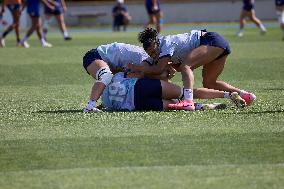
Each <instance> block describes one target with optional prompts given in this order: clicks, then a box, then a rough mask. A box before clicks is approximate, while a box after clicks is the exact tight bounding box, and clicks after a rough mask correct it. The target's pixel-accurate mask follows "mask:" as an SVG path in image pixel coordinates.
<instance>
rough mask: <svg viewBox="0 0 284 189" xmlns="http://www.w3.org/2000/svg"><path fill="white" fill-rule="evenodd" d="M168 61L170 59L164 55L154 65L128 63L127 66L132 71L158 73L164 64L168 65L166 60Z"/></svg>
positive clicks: (161, 71)
mask: <svg viewBox="0 0 284 189" xmlns="http://www.w3.org/2000/svg"><path fill="white" fill-rule="evenodd" d="M170 61H171V59H170V58H169V57H164V58H161V59H159V61H158V63H157V64H156V65H152V66H150V65H148V64H142V65H135V64H128V68H129V69H131V70H133V71H140V72H143V73H144V74H153V75H159V74H162V73H163V71H164V70H165V68H166V66H167V65H168V62H170Z"/></svg>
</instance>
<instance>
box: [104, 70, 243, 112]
mask: <svg viewBox="0 0 284 189" xmlns="http://www.w3.org/2000/svg"><path fill="white" fill-rule="evenodd" d="M141 77H142V76H141V75H139V74H138V75H137V73H134V74H133V73H130V74H126V73H124V72H119V73H117V74H115V76H114V77H113V78H112V82H111V83H110V84H109V85H107V86H106V88H105V90H104V92H103V94H102V102H103V106H104V107H105V108H107V109H108V110H124V111H125V110H127V111H135V110H138V111H163V110H169V109H176V110H187V108H183V107H182V108H179V107H177V108H175V107H171V106H169V105H170V104H171V103H173V102H174V101H176V100H172V99H179V98H181V97H182V95H183V90H182V88H181V87H179V86H177V85H175V84H173V83H169V82H166V81H163V80H159V79H150V78H141ZM194 97H195V98H199V99H213V98H227V99H230V100H232V101H233V102H234V103H235V104H236V105H237V106H238V107H240V106H241V105H242V104H243V101H244V100H243V99H242V98H241V97H240V96H239V95H238V93H237V92H234V93H229V92H224V91H218V90H214V89H206V88H200V89H194ZM218 107H220V106H214V105H209V106H208V105H206V106H204V105H202V104H198V105H197V107H196V109H198V110H200V109H207V108H209V109H215V108H218Z"/></svg>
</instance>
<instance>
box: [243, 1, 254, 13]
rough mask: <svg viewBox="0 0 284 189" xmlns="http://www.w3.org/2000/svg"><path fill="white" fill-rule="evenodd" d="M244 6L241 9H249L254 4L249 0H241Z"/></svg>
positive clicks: (252, 7)
mask: <svg viewBox="0 0 284 189" xmlns="http://www.w3.org/2000/svg"><path fill="white" fill-rule="evenodd" d="M243 3H244V6H243V10H245V11H251V10H252V9H254V4H253V3H251V2H250V0H243Z"/></svg>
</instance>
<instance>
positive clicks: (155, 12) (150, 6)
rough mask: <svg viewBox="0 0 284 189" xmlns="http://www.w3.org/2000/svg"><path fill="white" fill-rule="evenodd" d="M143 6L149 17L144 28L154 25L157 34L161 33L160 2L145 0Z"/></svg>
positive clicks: (158, 0) (157, 0)
mask: <svg viewBox="0 0 284 189" xmlns="http://www.w3.org/2000/svg"><path fill="white" fill-rule="evenodd" d="M145 6H146V10H147V13H148V15H149V21H148V23H147V24H146V28H149V27H150V25H155V27H156V30H157V31H158V33H160V32H161V17H162V12H161V8H160V0H145Z"/></svg>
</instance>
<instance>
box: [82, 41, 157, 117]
mask: <svg viewBox="0 0 284 189" xmlns="http://www.w3.org/2000/svg"><path fill="white" fill-rule="evenodd" d="M151 60H152V59H151V58H150V57H149V56H148V54H147V53H146V52H145V51H144V50H143V48H141V47H138V46H134V45H129V44H125V43H111V44H106V45H100V46H98V47H97V48H96V49H92V50H90V51H88V52H87V53H86V54H85V56H84V57H83V67H84V68H85V70H86V71H87V73H88V74H90V75H91V76H92V77H93V78H94V79H95V80H96V81H95V83H94V85H93V87H92V90H91V95H90V99H89V101H88V104H87V105H86V107H85V108H84V112H97V111H98V109H97V108H96V101H97V100H98V99H99V98H100V96H101V94H102V92H103V90H104V89H105V87H106V86H107V85H108V84H109V83H110V82H111V79H112V77H113V73H117V72H118V71H122V70H125V69H127V64H129V63H132V64H151Z"/></svg>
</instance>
